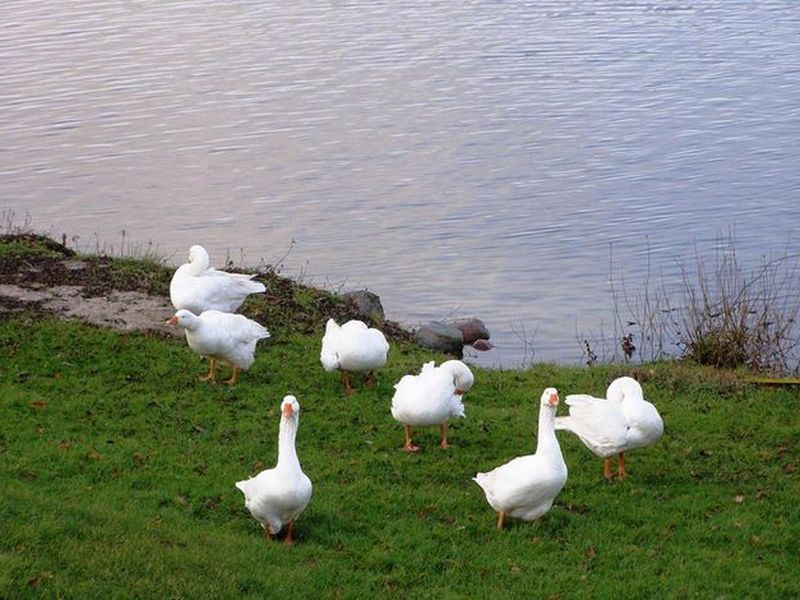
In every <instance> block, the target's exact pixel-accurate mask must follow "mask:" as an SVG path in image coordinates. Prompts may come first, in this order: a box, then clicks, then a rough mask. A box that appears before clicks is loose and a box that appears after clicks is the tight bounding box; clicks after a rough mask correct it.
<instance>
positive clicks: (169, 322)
mask: <svg viewBox="0 0 800 600" xmlns="http://www.w3.org/2000/svg"><path fill="white" fill-rule="evenodd" d="M177 324H178V317H176V316H175V315H172V316H171V317H170V318H169V319H167V320H166V321H165V325H177Z"/></svg>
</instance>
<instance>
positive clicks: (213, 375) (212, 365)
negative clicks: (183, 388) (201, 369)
mask: <svg viewBox="0 0 800 600" xmlns="http://www.w3.org/2000/svg"><path fill="white" fill-rule="evenodd" d="M208 364H209V367H208V373H207V374H205V375H203V376H202V377H200V381H210V382H211V383H214V382H215V381H216V380H217V359H216V358H209V359H208Z"/></svg>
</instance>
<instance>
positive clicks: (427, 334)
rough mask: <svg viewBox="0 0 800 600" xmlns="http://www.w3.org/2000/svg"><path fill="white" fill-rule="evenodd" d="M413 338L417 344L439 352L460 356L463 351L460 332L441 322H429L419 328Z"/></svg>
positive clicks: (462, 339) (462, 337)
mask: <svg viewBox="0 0 800 600" xmlns="http://www.w3.org/2000/svg"><path fill="white" fill-rule="evenodd" d="M415 337H416V339H417V343H418V344H420V345H422V346H425V347H426V348H432V349H434V350H439V351H440V352H451V353H454V354H457V355H460V354H461V352H462V351H463V349H464V336H463V334H462V333H461V330H460V329H458V328H457V327H454V326H453V325H450V324H448V323H442V322H441V321H430V322H429V323H425V324H424V325H422V326H420V328H419V329H417V331H416V333H415Z"/></svg>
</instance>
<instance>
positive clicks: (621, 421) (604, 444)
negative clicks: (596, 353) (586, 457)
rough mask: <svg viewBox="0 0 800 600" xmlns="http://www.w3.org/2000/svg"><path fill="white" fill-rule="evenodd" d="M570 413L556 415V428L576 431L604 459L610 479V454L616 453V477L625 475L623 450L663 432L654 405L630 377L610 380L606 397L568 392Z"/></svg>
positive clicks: (637, 446) (646, 442) (651, 439)
mask: <svg viewBox="0 0 800 600" xmlns="http://www.w3.org/2000/svg"><path fill="white" fill-rule="evenodd" d="M566 403H567V405H568V406H569V416H566V417H558V418H557V419H556V429H565V430H566V431H569V432H571V433H574V434H575V435H577V436H578V437H579V438H580V440H581V441H582V442H583V443H584V444H585V445H586V447H587V448H589V450H591V451H592V452H594V453H595V454H596V455H597V456H599V457H601V458H602V459H604V463H603V466H604V469H603V470H604V474H605V476H606V479H610V478H611V476H612V472H611V457H612V456H618V457H619V465H618V468H617V477H618V478H619V479H622V478H623V477H625V452H627V451H628V450H633V449H635V448H643V447H644V446H649V445H650V444H652V443H654V442H655V441H656V440H658V438H660V437H661V434H663V433H664V422H663V421H662V420H661V415H659V414H658V410H656V407H655V406H653V405H652V404H650V403H649V402H648V401H647V400H645V399H644V394H643V392H642V386H641V385H639V382H638V381H636V380H635V379H633V378H631V377H620V378H619V379H615V380H614V381H612V382H611V385H609V386H608V389H607V390H606V397H605V398H595V397H593V396H590V395H588V394H571V395H569V396H567V398H566Z"/></svg>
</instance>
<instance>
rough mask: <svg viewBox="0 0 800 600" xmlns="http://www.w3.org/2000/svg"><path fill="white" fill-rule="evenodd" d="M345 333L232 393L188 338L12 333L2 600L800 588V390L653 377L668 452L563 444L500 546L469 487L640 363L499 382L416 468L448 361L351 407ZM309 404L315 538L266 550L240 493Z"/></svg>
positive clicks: (6, 369)
mask: <svg viewBox="0 0 800 600" xmlns="http://www.w3.org/2000/svg"><path fill="white" fill-rule="evenodd" d="M266 324H267V326H269V323H268V322H267V323H266ZM322 327H323V324H322V323H319V331H318V332H316V333H314V334H309V335H303V334H299V333H286V334H285V335H284V336H275V338H274V339H273V340H270V342H269V343H268V344H266V345H264V346H259V351H258V354H257V358H256V363H255V365H254V366H253V367H252V369H251V370H250V371H248V372H246V373H244V374H243V377H242V379H241V382H240V384H239V385H237V386H235V387H233V388H231V387H227V386H223V385H208V384H202V383H198V382H197V381H196V378H197V376H198V375H200V374H201V373H202V372H203V371H204V364H203V363H201V362H200V361H199V360H198V359H197V357H196V356H195V355H194V354H193V353H192V352H191V351H190V350H189V349H188V347H187V346H186V344H185V343H184V342H183V341H181V340H176V339H166V338H162V337H159V336H156V335H143V334H131V335H120V334H117V333H114V332H112V331H108V330H104V329H98V328H94V327H90V326H86V325H82V324H77V323H69V322H62V321H56V320H48V319H42V318H40V317H37V316H34V315H32V314H21V315H18V316H16V317H14V318H11V319H6V320H4V321H0V355H2V356H3V361H2V363H1V364H0V500H1V501H0V525H1V526H2V527H1V529H2V535H0V597H3V598H12V597H13V598H18V597H23V598H24V597H42V596H45V597H60V596H63V597H71V598H78V597H80V598H89V597H114V598H117V597H120V598H124V597H137V598H142V597H194V598H211V597H230V596H233V595H242V596H251V597H323V598H325V597H343V598H358V597H369V596H375V595H378V596H383V597H392V598H396V597H412V598H418V597H438V598H462V597H463V598H466V597H475V598H489V597H491V598H519V597H525V598H533V597H564V598H575V597H578V598H580V597H586V598H638V597H667V598H675V597H684V596H689V597H715V598H716V597H727V598H740V597H792V596H794V597H797V596H798V595H800V578H798V577H797V575H796V570H797V565H798V559H799V558H800V541H799V540H800V509H799V508H798V498H799V497H800V486H798V471H797V467H798V461H800V421H799V420H798V416H797V415H798V409H800V401H799V394H798V391H797V390H796V388H780V387H755V386H751V385H748V384H746V383H743V382H742V380H740V379H739V378H738V377H739V376H738V375H737V374H730V373H722V372H716V371H712V370H708V369H700V368H695V367H690V366H687V365H683V364H680V363H671V364H667V363H665V364H656V365H652V366H646V367H639V368H638V372H637V373H636V375H637V376H639V377H640V378H641V379H643V380H644V384H643V385H644V389H645V392H646V394H647V396H648V397H649V399H650V400H652V401H653V402H654V403H655V404H656V405H657V406H658V408H659V409H660V411H661V413H662V416H663V418H664V421H665V424H666V431H665V434H664V437H663V439H662V440H661V441H660V442H659V443H658V444H657V445H656V446H653V447H651V448H648V449H643V450H638V451H636V452H632V453H631V454H630V456H629V457H628V469H629V473H630V475H629V478H628V479H627V480H625V481H624V482H613V483H607V482H605V481H604V480H603V479H602V461H600V460H599V459H597V458H595V457H594V456H593V455H591V454H590V453H589V452H588V451H587V450H586V449H585V448H583V447H582V446H581V445H580V443H579V442H578V441H577V440H576V439H574V438H572V437H568V436H567V435H561V434H559V435H560V441H561V446H562V450H563V453H564V456H565V459H566V462H567V465H568V467H569V470H570V476H569V479H568V481H567V484H566V486H565V488H564V490H563V491H562V493H561V494H560V495H559V496H558V498H557V499H556V503H555V506H554V507H553V509H552V510H551V511H550V512H549V513H548V514H547V515H545V516H544V517H543V518H542V519H541V520H540V521H538V522H536V523H525V522H521V521H514V520H511V521H510V525H509V526H508V528H507V530H505V531H502V532H498V531H496V530H495V529H494V523H495V515H494V513H493V512H492V510H491V509H490V508H489V506H488V505H487V504H486V502H485V499H484V498H483V494H482V492H481V490H480V488H478V486H477V485H475V483H474V482H472V481H471V480H470V478H471V477H472V476H473V475H474V474H475V472H477V471H478V470H486V469H490V468H492V467H494V466H496V465H497V464H499V463H501V462H503V461H505V460H507V459H509V458H511V457H513V456H515V455H519V454H524V453H529V452H531V451H532V450H533V448H534V447H535V431H534V428H535V424H536V417H537V414H536V406H537V401H538V398H539V395H540V394H541V391H542V389H543V388H544V387H546V386H549V385H553V386H555V387H557V388H559V390H560V391H561V393H562V396H563V395H565V394H567V393H571V392H592V393H596V394H599V393H602V392H603V391H604V389H605V386H606V384H607V383H608V381H609V380H610V379H611V378H613V377H614V376H617V375H619V374H621V373H622V372H624V370H623V368H622V367H619V366H617V367H610V366H605V367H598V368H594V369H577V368H562V367H555V366H553V365H538V366H535V367H534V368H532V369H530V370H526V371H484V370H476V385H475V387H474V388H473V390H472V391H470V392H469V393H468V394H467V395H466V396H465V400H466V404H467V418H466V419H464V420H460V421H457V422H455V423H454V424H453V425H452V427H451V435H450V440H451V442H452V444H453V447H452V448H451V449H450V450H449V451H446V452H445V451H442V450H440V449H439V448H438V447H437V445H436V443H437V433H438V432H437V431H434V430H433V429H431V430H424V429H423V430H420V431H418V432H417V433H416V435H415V442H416V443H417V444H419V445H420V446H422V448H423V451H422V452H421V453H420V454H418V455H407V454H405V453H403V452H400V451H399V449H398V448H399V447H400V445H401V444H402V430H401V427H400V426H399V425H398V424H397V423H395V422H394V421H393V420H392V418H391V415H390V413H389V403H390V399H391V396H392V392H393V389H392V385H393V383H394V382H396V381H397V380H398V379H399V378H400V376H401V375H402V374H404V373H406V372H410V371H414V370H417V369H418V368H419V366H420V365H421V363H422V362H423V361H424V360H425V359H427V358H430V357H432V356H433V355H431V354H428V353H425V352H423V351H421V350H419V349H418V348H415V347H412V346H409V345H395V346H394V347H393V348H392V351H391V353H390V360H389V364H388V366H387V368H386V369H384V370H383V371H382V372H381V374H380V377H379V381H378V385H377V386H376V387H374V388H369V387H367V388H364V387H359V389H358V391H357V392H356V393H355V394H354V395H352V396H350V397H346V396H344V395H343V394H342V392H341V388H340V383H339V379H338V377H337V375H336V374H328V373H325V372H324V371H323V370H322V368H321V366H320V364H319V361H318V352H319V339H320V338H321V334H322ZM287 393H293V394H295V395H296V396H297V397H298V399H299V401H300V403H301V406H302V413H301V419H300V429H299V433H298V439H297V447H298V453H299V456H300V460H301V462H302V464H303V468H304V470H305V471H306V473H307V474H308V475H309V477H310V478H311V480H312V481H313V483H314V496H313V498H312V500H311V503H310V504H309V506H308V508H307V510H306V511H305V513H303V515H302V516H301V517H300V519H299V520H298V522H297V526H296V529H295V532H296V534H297V537H298V543H297V544H296V545H295V546H293V547H286V546H284V545H282V544H280V543H275V542H273V543H272V544H267V543H265V541H264V539H263V537H262V534H261V531H260V527H259V526H258V525H257V523H256V522H255V521H254V520H253V519H252V518H251V517H250V515H249V514H248V513H247V511H246V510H245V508H244V503H243V498H242V496H241V494H240V492H239V491H238V490H236V489H235V488H234V487H233V483H234V482H235V481H236V480H238V479H241V478H244V477H247V476H248V475H251V474H254V473H255V472H256V471H258V470H259V469H260V468H262V467H264V466H266V467H269V466H272V465H273V464H274V461H275V457H276V446H277V429H278V420H279V404H280V401H281V399H282V397H283V396H284V395H285V394H287ZM563 410H564V408H563V406H562V407H561V408H560V411H563Z"/></svg>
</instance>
